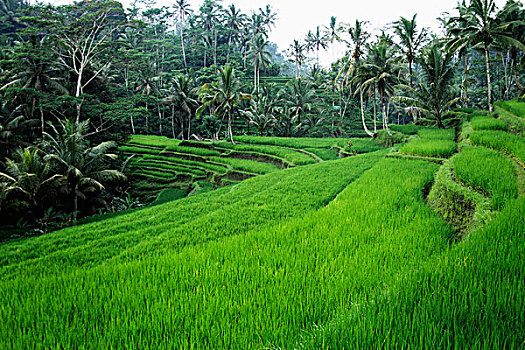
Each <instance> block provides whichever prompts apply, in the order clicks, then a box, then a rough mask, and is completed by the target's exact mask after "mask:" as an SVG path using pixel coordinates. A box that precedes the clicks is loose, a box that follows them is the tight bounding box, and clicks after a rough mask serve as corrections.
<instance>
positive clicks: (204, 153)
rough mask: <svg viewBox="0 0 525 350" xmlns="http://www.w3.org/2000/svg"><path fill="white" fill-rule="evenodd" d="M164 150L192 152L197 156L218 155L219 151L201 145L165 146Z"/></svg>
mask: <svg viewBox="0 0 525 350" xmlns="http://www.w3.org/2000/svg"><path fill="white" fill-rule="evenodd" d="M164 151H165V152H177V153H186V154H194V155H197V156H204V157H210V156H220V155H221V152H219V151H217V150H213V149H207V148H201V147H187V146H166V148H165V150H164Z"/></svg>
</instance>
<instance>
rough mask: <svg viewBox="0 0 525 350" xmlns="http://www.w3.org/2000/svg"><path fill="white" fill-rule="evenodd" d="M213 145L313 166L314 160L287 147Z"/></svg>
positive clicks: (226, 143) (227, 143) (223, 143)
mask: <svg viewBox="0 0 525 350" xmlns="http://www.w3.org/2000/svg"><path fill="white" fill-rule="evenodd" d="M214 145H216V146H218V147H223V148H228V149H233V150H235V151H240V152H256V153H260V154H269V155H273V156H277V157H280V158H283V159H285V160H287V161H289V162H291V163H293V164H295V165H306V164H313V163H315V162H316V160H315V159H314V158H313V157H311V156H309V155H307V154H304V153H302V152H299V151H297V150H294V149H292V148H287V147H279V146H273V145H261V144H235V145H232V144H231V143H229V142H227V141H221V142H216V143H215V144H214Z"/></svg>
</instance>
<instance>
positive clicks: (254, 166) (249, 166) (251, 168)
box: [210, 157, 279, 174]
mask: <svg viewBox="0 0 525 350" xmlns="http://www.w3.org/2000/svg"><path fill="white" fill-rule="evenodd" d="M210 159H211V160H213V161H214V162H217V163H223V164H227V165H229V166H231V167H232V168H233V169H236V170H243V171H247V172H250V173H256V174H268V173H271V172H272V171H276V170H279V168H278V167H277V166H275V165H273V164H269V163H263V162H256V161H253V160H248V159H236V158H224V157H211V158H210Z"/></svg>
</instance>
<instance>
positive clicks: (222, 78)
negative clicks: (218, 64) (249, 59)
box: [197, 65, 250, 144]
mask: <svg viewBox="0 0 525 350" xmlns="http://www.w3.org/2000/svg"><path fill="white" fill-rule="evenodd" d="M217 80H218V81H217V82H214V83H211V84H205V85H204V86H203V87H202V89H201V90H200V91H199V97H200V100H201V102H202V105H201V106H200V107H199V109H197V117H199V116H200V115H201V113H202V112H203V111H204V110H205V109H206V108H209V109H211V110H212V112H213V114H214V115H215V116H217V117H222V118H227V120H228V135H229V137H230V140H231V143H232V144H235V142H234V141H233V131H232V118H233V113H234V112H235V109H236V107H237V105H238V103H239V102H240V101H241V99H249V98H250V95H248V94H244V93H242V92H241V84H240V82H239V80H238V79H237V78H236V77H235V71H234V70H233V68H232V67H231V66H230V65H226V66H225V67H224V68H219V69H218V72H217Z"/></svg>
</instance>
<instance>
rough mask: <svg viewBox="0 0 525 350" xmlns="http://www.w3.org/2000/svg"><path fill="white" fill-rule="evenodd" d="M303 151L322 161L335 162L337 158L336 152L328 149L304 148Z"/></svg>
mask: <svg viewBox="0 0 525 350" xmlns="http://www.w3.org/2000/svg"><path fill="white" fill-rule="evenodd" d="M304 150H305V151H307V152H310V153H313V154H315V155H316V156H318V157H319V158H321V159H322V160H336V159H338V158H339V157H338V154H339V152H338V151H334V150H331V149H328V148H304Z"/></svg>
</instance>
